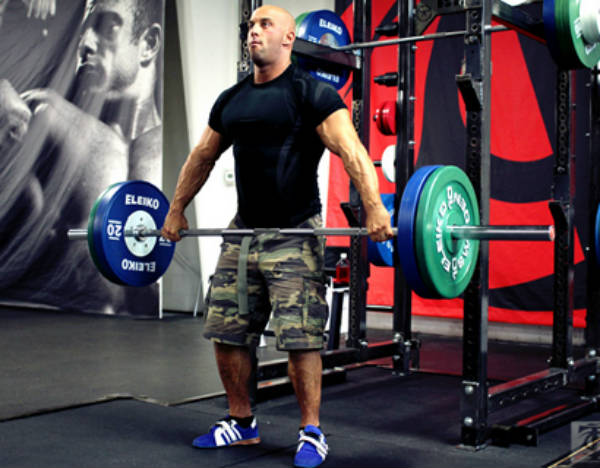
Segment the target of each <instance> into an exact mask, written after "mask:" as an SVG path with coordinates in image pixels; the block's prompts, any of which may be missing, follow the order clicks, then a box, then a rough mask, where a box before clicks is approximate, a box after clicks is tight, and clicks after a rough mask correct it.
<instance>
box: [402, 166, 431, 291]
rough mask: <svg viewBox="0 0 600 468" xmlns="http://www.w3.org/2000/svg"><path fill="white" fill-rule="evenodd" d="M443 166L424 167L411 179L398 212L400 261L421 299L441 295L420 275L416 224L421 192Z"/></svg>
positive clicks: (408, 279)
mask: <svg viewBox="0 0 600 468" xmlns="http://www.w3.org/2000/svg"><path fill="white" fill-rule="evenodd" d="M440 167H441V166H423V167H421V168H420V169H418V170H416V171H415V173H414V174H413V175H412V177H411V178H410V179H409V181H408V183H407V184H406V187H405V188H404V193H403V194H402V200H401V201H400V208H399V210H398V235H397V236H396V248H397V249H398V259H399V260H400V265H401V266H402V272H403V273H404V277H405V278H406V282H407V283H408V285H409V286H410V288H411V289H412V290H413V291H414V292H415V293H417V294H418V295H419V296H421V297H425V298H432V299H434V298H438V297H439V295H438V294H436V292H435V291H432V290H431V289H430V288H429V287H427V285H426V284H425V282H424V281H423V279H422V277H421V274H420V273H419V267H418V263H417V259H416V257H415V222H416V220H417V209H418V206H419V199H420V198H421V192H422V191H423V187H424V186H425V182H427V179H428V178H429V176H430V175H431V174H432V173H433V171H435V170H436V169H438V168H440Z"/></svg>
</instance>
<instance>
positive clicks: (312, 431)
mask: <svg viewBox="0 0 600 468" xmlns="http://www.w3.org/2000/svg"><path fill="white" fill-rule="evenodd" d="M328 450H329V447H328V446H327V441H326V440H325V435H324V434H323V433H322V432H321V429H319V428H318V427H315V426H310V425H308V426H306V427H305V428H304V429H300V432H299V434H298V450H297V451H296V457H295V458H294V466H297V467H299V468H314V467H315V466H319V465H320V464H321V463H323V462H324V461H325V458H326V457H327V451H328Z"/></svg>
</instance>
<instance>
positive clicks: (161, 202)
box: [67, 166, 554, 298]
mask: <svg viewBox="0 0 600 468" xmlns="http://www.w3.org/2000/svg"><path fill="white" fill-rule="evenodd" d="M392 196H393V195H392ZM168 209H169V202H168V200H167V198H166V197H165V195H164V194H163V193H162V192H161V191H160V189H158V188H157V187H155V186H154V185H152V184H150V183H148V182H145V181H127V182H120V183H117V184H113V185H111V186H110V187H108V188H107V189H106V190H105V191H104V192H103V193H102V194H101V195H100V196H99V197H98V199H97V200H96V202H95V203H94V206H93V207H92V210H91V211H90V215H89V220H88V225H87V229H70V230H69V231H68V233H67V235H68V238H69V239H71V240H87V242H88V249H89V251H90V254H91V257H92V259H93V261H94V264H95V265H96V267H97V268H98V270H99V271H100V273H102V274H103V275H104V276H105V277H106V278H107V279H109V280H110V281H112V282H114V283H117V284H121V285H129V286H146V285H148V284H151V283H153V282H155V281H156V280H158V279H159V278H160V277H161V276H162V275H163V274H164V273H165V271H166V270H167V268H168V266H169V264H170V262H171V260H172V257H173V254H174V250H175V244H174V243H173V242H170V241H168V240H166V239H164V238H163V237H161V233H160V230H159V229H158V228H159V227H160V226H162V224H163V222H164V219H165V217H166V214H167V212H168ZM388 209H389V208H388ZM392 219H393V220H394V221H393V223H394V225H395V227H394V234H395V238H394V240H393V241H392V240H388V241H385V242H381V243H375V242H371V241H370V240H369V244H370V245H369V249H370V250H372V249H373V248H375V249H376V250H377V251H378V252H379V254H380V255H381V256H384V257H388V258H390V256H391V257H392V261H391V263H390V262H389V260H388V262H387V264H392V265H393V254H394V251H396V252H397V254H398V258H399V261H400V265H401V267H402V270H403V272H404V276H405V277H406V280H407V282H408V284H409V286H410V287H411V289H413V290H414V291H415V292H416V293H417V294H419V295H421V296H424V297H440V298H441V297H445V298H453V297H458V296H459V295H460V294H462V292H463V291H464V290H465V288H466V287H467V285H468V283H469V281H470V280H471V277H472V276H473V272H474V270H475V267H476V265H477V256H478V251H479V241H482V240H529V241H549V240H553V239H554V228H553V226H481V225H479V208H478V203H477V198H476V196H475V191H474V189H473V186H472V185H471V183H470V181H469V178H468V177H467V176H466V174H465V173H464V172H463V171H462V170H461V169H459V168H458V167H456V166H425V167H422V168H420V169H418V170H417V171H416V172H415V173H414V174H413V176H412V177H411V178H410V180H409V181H408V183H407V185H406V188H405V191H404V193H403V195H402V200H401V203H400V208H399V212H398V216H394V213H392ZM181 235H182V236H183V237H194V236H261V235H294V236H303V235H307V236H321V235H322V236H367V235H368V233H367V230H366V228H364V227H357V228H315V229H308V228H255V229H219V228H217V229H214V228H206V229H189V230H185V231H182V232H181Z"/></svg>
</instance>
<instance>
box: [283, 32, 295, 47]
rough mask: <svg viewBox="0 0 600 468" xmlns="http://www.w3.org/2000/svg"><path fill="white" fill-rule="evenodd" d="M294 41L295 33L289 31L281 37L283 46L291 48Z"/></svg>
mask: <svg viewBox="0 0 600 468" xmlns="http://www.w3.org/2000/svg"><path fill="white" fill-rule="evenodd" d="M295 39H296V33H295V32H294V31H291V30H290V31H288V32H287V33H286V34H285V36H283V45H284V46H290V47H292V46H293V45H294V40H295Z"/></svg>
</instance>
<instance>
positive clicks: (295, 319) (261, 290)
mask: <svg viewBox="0 0 600 468" xmlns="http://www.w3.org/2000/svg"><path fill="white" fill-rule="evenodd" d="M229 227H230V228H236V227H243V226H242V225H241V222H240V221H239V219H238V218H237V217H236V218H235V219H234V220H233V221H232V222H231V224H230V225H229ZM298 227H303V228H305V227H309V228H316V227H321V216H320V215H316V216H313V217H311V218H309V219H308V220H307V221H305V222H304V223H302V224H300V225H299V226H298ZM245 242H246V243H248V242H249V243H250V245H249V250H248V256H247V267H246V270H245V274H244V270H243V268H242V269H241V270H240V271H241V272H242V275H239V274H238V260H239V257H240V251H242V252H243V251H244V248H243V247H241V245H243V244H242V237H241V236H227V238H225V240H224V242H223V244H222V246H221V255H220V257H219V262H218V264H217V270H216V272H215V274H214V276H213V279H212V283H211V287H210V293H209V297H208V313H207V319H206V324H205V327H204V336H205V337H206V338H210V339H212V340H213V341H216V342H219V343H225V344H232V345H255V344H257V343H258V339H259V338H260V335H261V334H262V332H263V330H264V328H265V326H266V325H267V322H268V323H269V328H270V329H272V330H273V331H274V333H275V336H276V344H277V349H280V350H296V349H321V348H322V347H323V332H324V328H325V322H326V321H327V314H328V310H327V302H326V300H325V281H324V276H323V252H324V241H323V238H322V237H316V236H288V235H286V236H284V235H280V234H273V233H270V234H266V233H265V234H258V235H256V236H253V237H251V238H248V239H247V240H246V241H245ZM240 276H241V277H242V279H241V280H240V281H238V279H239V278H240ZM244 276H245V277H246V281H245V283H246V285H247V288H246V294H244V288H243V286H242V287H240V285H241V284H243V283H244V280H243V277H244ZM245 303H247V307H246V304H245Z"/></svg>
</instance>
